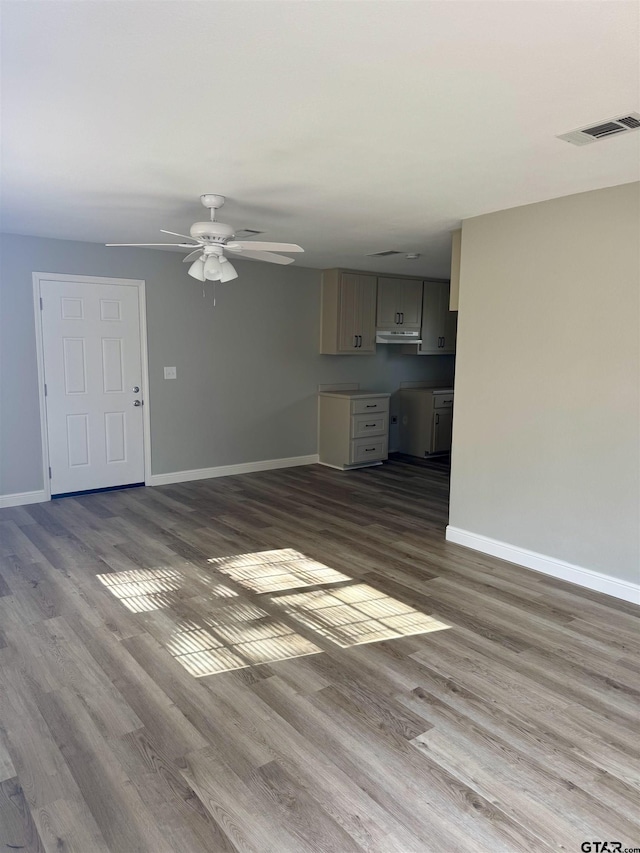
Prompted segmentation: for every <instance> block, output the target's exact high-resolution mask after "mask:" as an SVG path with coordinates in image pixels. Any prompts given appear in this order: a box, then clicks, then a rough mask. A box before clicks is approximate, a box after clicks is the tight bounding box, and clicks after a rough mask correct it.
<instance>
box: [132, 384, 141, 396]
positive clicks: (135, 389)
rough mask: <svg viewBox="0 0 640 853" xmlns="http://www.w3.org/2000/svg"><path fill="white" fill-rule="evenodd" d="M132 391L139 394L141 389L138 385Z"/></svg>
mask: <svg viewBox="0 0 640 853" xmlns="http://www.w3.org/2000/svg"><path fill="white" fill-rule="evenodd" d="M131 390H132V391H133V393H134V394H138V393H139V391H140V388H139V387H138V386H137V385H134V386H133V388H132V389H131Z"/></svg>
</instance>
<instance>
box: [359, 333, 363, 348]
mask: <svg viewBox="0 0 640 853" xmlns="http://www.w3.org/2000/svg"><path fill="white" fill-rule="evenodd" d="M361 346H362V335H358V347H361Z"/></svg>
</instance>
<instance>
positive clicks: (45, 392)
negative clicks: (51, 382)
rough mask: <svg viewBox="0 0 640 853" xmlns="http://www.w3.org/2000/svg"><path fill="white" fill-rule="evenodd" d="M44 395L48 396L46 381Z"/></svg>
mask: <svg viewBox="0 0 640 853" xmlns="http://www.w3.org/2000/svg"><path fill="white" fill-rule="evenodd" d="M44 396H45V397H46V396H47V383H46V382H45V383H44Z"/></svg>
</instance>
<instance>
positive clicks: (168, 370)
mask: <svg viewBox="0 0 640 853" xmlns="http://www.w3.org/2000/svg"><path fill="white" fill-rule="evenodd" d="M164 378H165V379H176V378H177V373H176V369H175V367H165V369H164Z"/></svg>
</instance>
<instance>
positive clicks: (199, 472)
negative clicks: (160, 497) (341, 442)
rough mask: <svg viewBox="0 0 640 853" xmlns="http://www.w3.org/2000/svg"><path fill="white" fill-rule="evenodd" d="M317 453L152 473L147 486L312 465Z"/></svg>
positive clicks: (316, 459)
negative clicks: (215, 466) (190, 469)
mask: <svg viewBox="0 0 640 853" xmlns="http://www.w3.org/2000/svg"><path fill="white" fill-rule="evenodd" d="M317 461H318V454H317V453H313V454H312V455H311V456H289V457H288V458H286V459H265V460H263V461H262V462H242V463H240V464H239V465H220V466H219V467H217V468H196V469H194V470H193V471H171V472H169V473H168V474H152V475H151V477H150V478H149V480H148V481H147V486H167V485H169V484H170V483H187V482H189V481H190V480H209V479H211V478H212V477H229V476H231V475H233V474H252V473H254V472H256V471H273V470H275V469H276V468H295V467H297V466H298V465H314V464H315V463H316V462H317Z"/></svg>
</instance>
